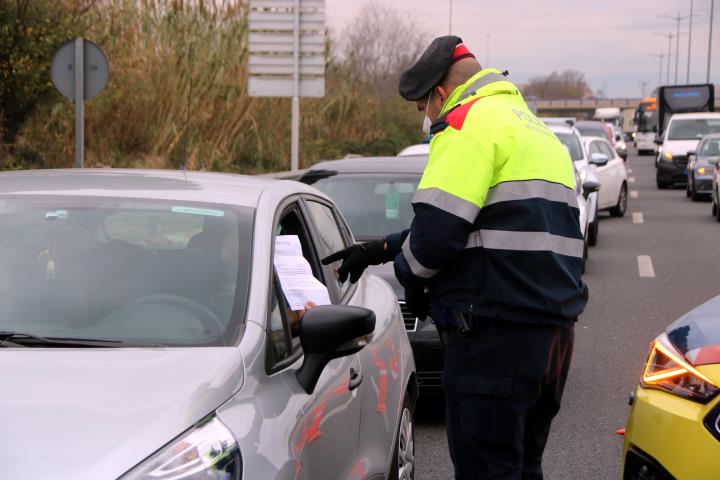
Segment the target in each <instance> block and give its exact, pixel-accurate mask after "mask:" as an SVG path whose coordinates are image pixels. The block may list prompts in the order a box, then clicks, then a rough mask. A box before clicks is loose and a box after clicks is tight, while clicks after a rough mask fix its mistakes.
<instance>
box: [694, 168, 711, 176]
mask: <svg viewBox="0 0 720 480" xmlns="http://www.w3.org/2000/svg"><path fill="white" fill-rule="evenodd" d="M697 173H698V175H709V174H710V169H709V168H707V167H699V168H698V169H697Z"/></svg>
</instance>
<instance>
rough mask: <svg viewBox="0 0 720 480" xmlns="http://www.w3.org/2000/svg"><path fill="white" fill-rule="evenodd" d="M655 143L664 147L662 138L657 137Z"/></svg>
mask: <svg viewBox="0 0 720 480" xmlns="http://www.w3.org/2000/svg"><path fill="white" fill-rule="evenodd" d="M653 142H655V145H662V144H663V140H662V137H655V139H654V140H653Z"/></svg>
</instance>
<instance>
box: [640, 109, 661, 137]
mask: <svg viewBox="0 0 720 480" xmlns="http://www.w3.org/2000/svg"><path fill="white" fill-rule="evenodd" d="M656 113H657V110H645V111H643V112H642V113H641V114H640V115H639V117H638V124H637V130H638V132H651V131H652V129H653V127H654V126H655V125H656V123H657V118H656V115H655V114H656Z"/></svg>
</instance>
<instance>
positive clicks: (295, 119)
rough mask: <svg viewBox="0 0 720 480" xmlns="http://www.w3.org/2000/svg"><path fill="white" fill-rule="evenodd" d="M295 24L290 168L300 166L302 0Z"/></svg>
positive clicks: (297, 0)
mask: <svg viewBox="0 0 720 480" xmlns="http://www.w3.org/2000/svg"><path fill="white" fill-rule="evenodd" d="M293 13H294V14H295V26H294V28H293V45H294V48H293V96H292V119H291V126H290V130H291V131H290V137H291V138H290V170H292V171H296V170H298V169H299V168H300V165H299V164H300V162H299V157H300V98H299V96H300V0H295V2H294V5H293Z"/></svg>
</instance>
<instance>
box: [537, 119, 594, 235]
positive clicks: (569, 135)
mask: <svg viewBox="0 0 720 480" xmlns="http://www.w3.org/2000/svg"><path fill="white" fill-rule="evenodd" d="M543 121H544V122H545V124H546V125H547V126H548V128H549V129H550V130H551V131H552V132H553V133H554V134H555V136H556V137H558V139H559V140H560V141H561V142H562V143H563V145H565V148H566V149H567V151H568V153H569V154H570V158H572V161H573V164H574V165H575V168H576V169H577V171H578V174H579V176H580V177H579V182H578V185H579V186H580V187H581V186H582V184H583V183H585V182H586V181H588V180H589V181H592V182H596V183H599V184H600V185H602V182H601V181H600V179H599V178H598V177H597V176H596V174H595V169H594V167H591V165H590V160H589V157H588V155H587V152H586V150H585V147H584V146H583V143H582V139H581V137H580V132H578V131H577V129H576V128H575V127H572V126H570V125H569V124H567V123H565V122H556V121H555V120H554V119H551V118H545V119H543ZM587 212H588V229H587V234H586V235H585V238H586V239H587V243H588V245H590V246H591V247H592V246H595V245H596V244H597V241H598V218H597V217H598V215H597V212H598V192H592V193H590V195H589V196H588V197H587ZM583 233H585V232H583Z"/></svg>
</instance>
